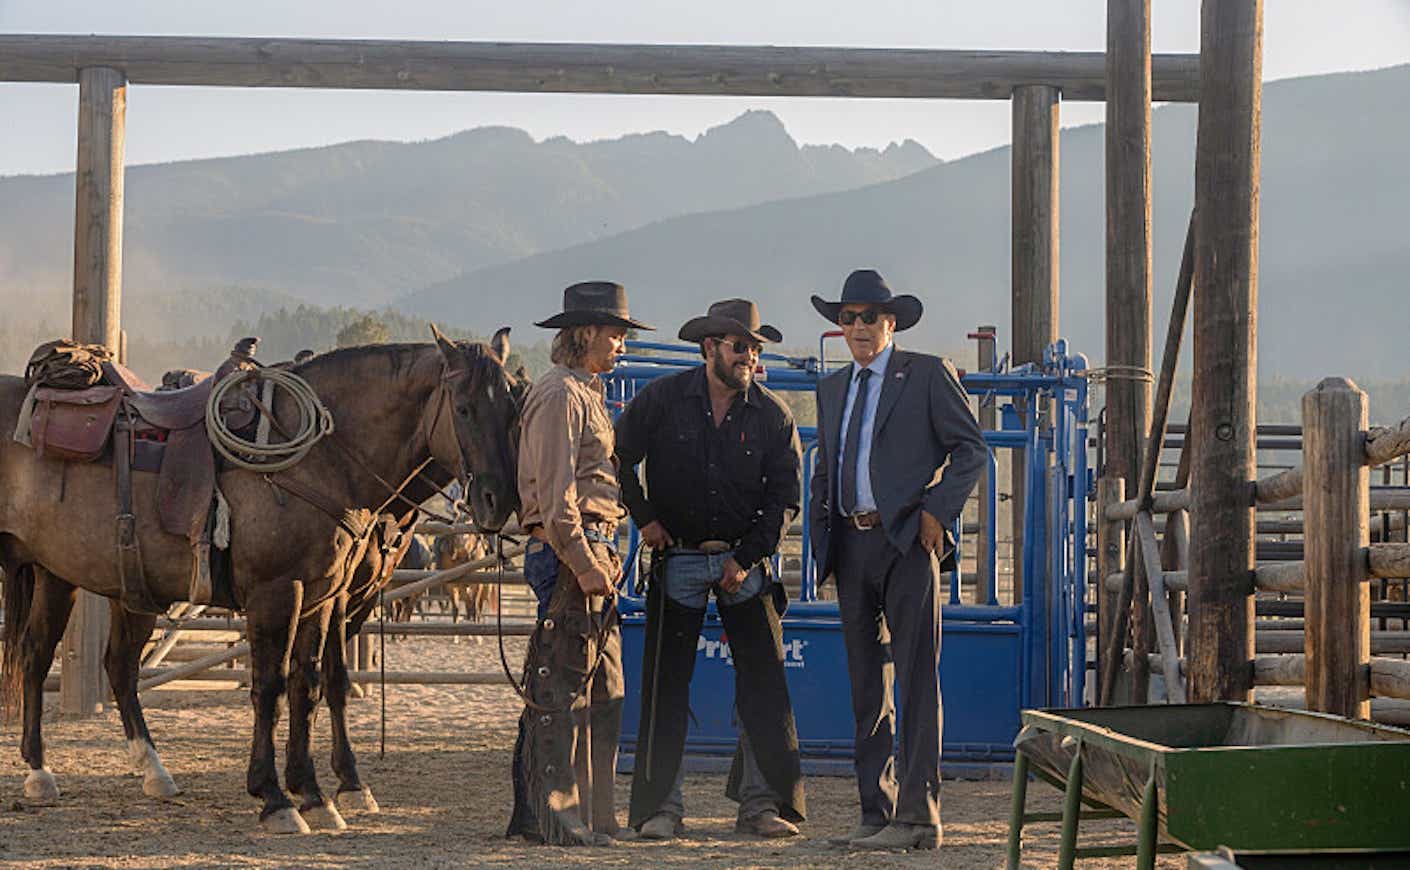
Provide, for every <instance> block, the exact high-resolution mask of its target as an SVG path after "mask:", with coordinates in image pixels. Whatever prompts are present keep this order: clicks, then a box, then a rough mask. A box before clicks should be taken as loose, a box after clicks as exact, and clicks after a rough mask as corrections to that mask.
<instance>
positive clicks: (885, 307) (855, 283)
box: [813, 269, 924, 332]
mask: <svg viewBox="0 0 1410 870" xmlns="http://www.w3.org/2000/svg"><path fill="white" fill-rule="evenodd" d="M844 305H873V306H875V307H877V308H880V309H881V310H882V311H885V312H887V313H889V314H894V315H896V331H897V332H900V331H901V330H903V329H910V328H911V327H912V326H915V325H916V322H917V321H919V320H920V315H921V311H922V310H924V306H922V305H921V304H920V300H919V299H917V298H915V297H914V296H910V295H906V294H903V295H900V296H893V295H892V294H891V288H890V287H888V286H886V279H885V278H883V277H881V274H880V273H879V272H877V271H876V270H875V269H858V270H857V271H855V272H853V273H852V274H850V275H848V276H847V281H846V282H845V283H844V284H843V285H842V299H841V300H839V301H837V302H828V301H827V300H826V299H823V298H822V297H821V296H818V295H817V294H814V295H813V307H814V308H816V309H817V310H818V313H819V314H821V315H822V316H823V317H826V318H827V319H828V320H831V321H832V322H833V323H836V322H837V314H838V312H840V311H841V310H842V306H844Z"/></svg>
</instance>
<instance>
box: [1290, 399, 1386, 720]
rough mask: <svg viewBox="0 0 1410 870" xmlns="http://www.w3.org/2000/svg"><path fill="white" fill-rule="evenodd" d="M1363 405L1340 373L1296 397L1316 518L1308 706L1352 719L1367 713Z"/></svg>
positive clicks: (1311, 529)
mask: <svg viewBox="0 0 1410 870" xmlns="http://www.w3.org/2000/svg"><path fill="white" fill-rule="evenodd" d="M1366 405H1367V402H1366V394H1365V393H1363V392H1362V391H1361V390H1360V389H1358V388H1357V386H1356V385H1355V384H1353V383H1352V382H1351V381H1349V380H1347V379H1346V378H1326V379H1325V380H1323V381H1322V382H1321V383H1319V384H1318V385H1317V386H1316V387H1315V388H1313V389H1312V390H1310V391H1308V393H1307V394H1306V395H1304V396H1303V397H1302V433H1303V434H1302V465H1303V468H1304V469H1305V473H1304V475H1303V489H1304V493H1303V503H1304V505H1305V506H1306V511H1307V515H1308V516H1309V517H1313V518H1315V520H1314V521H1313V522H1309V523H1307V525H1306V530H1305V532H1304V534H1303V553H1304V556H1303V565H1304V568H1305V571H1306V573H1305V579H1304V590H1303V600H1304V601H1305V602H1306V605H1305V607H1304V613H1305V614H1306V615H1305V617H1304V619H1305V620H1306V624H1307V642H1306V654H1307V709H1309V710H1318V711H1320V712H1323V713H1334V714H1336V715H1338V716H1347V717H1349V718H1352V719H1365V718H1367V717H1369V716H1370V715H1371V706H1370V704H1371V702H1370V698H1371V692H1370V686H1369V685H1368V684H1367V683H1366V680H1365V674H1366V665H1367V664H1368V663H1369V662H1370V659H1371V589H1370V584H1368V583H1367V582H1366V548H1367V547H1369V546H1370V543H1371V530H1370V528H1369V524H1368V522H1367V516H1368V515H1369V514H1370V506H1369V501H1370V497H1369V489H1370V470H1369V469H1368V468H1367V467H1366V465H1365V456H1366V447H1365V439H1366V420H1367V410H1366Z"/></svg>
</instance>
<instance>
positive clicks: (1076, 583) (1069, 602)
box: [607, 333, 1092, 773]
mask: <svg viewBox="0 0 1410 870" xmlns="http://www.w3.org/2000/svg"><path fill="white" fill-rule="evenodd" d="M830 335H835V333H832V334H830ZM824 337H825V338H826V337H827V336H824ZM629 351H630V352H629V354H628V355H627V356H626V357H625V358H624V360H623V364H621V365H619V366H618V367H617V368H616V369H615V370H614V371H613V372H612V374H611V375H610V376H608V378H607V386H608V402H609V405H610V406H612V408H613V410H614V413H616V412H620V409H621V408H622V407H624V406H625V404H626V402H628V401H630V400H631V398H632V396H634V395H635V394H636V391H637V390H638V389H639V388H640V387H641V385H642V384H644V383H646V382H647V381H649V380H651V379H653V378H656V377H660V376H661V375H664V374H671V373H673V372H678V371H680V370H681V369H682V368H683V367H689V366H695V365H699V364H700V362H701V359H700V355H699V351H698V349H697V348H696V347H695V346H693V345H690V346H687V345H667V344H651V343H639V342H631V343H629ZM822 359H825V356H824V354H823V347H822V343H821V342H820V347H819V356H818V357H816V358H813V357H808V358H801V359H800V358H793V357H786V356H781V355H778V354H769V353H765V354H763V355H762V356H761V358H760V364H761V367H763V370H762V372H761V376H760V382H761V383H764V384H765V385H767V386H768V387H769V388H770V389H772V390H775V391H778V392H805V393H812V394H815V393H816V389H817V383H818V380H819V378H820V377H821V376H822V375H823V374H825V373H826V372H825V370H824V365H823V364H822V363H821V362H820V360H822ZM1085 368H1086V361H1085V360H1084V359H1083V358H1082V357H1081V356H1080V355H1077V356H1069V355H1068V353H1067V344H1066V342H1065V341H1061V340H1060V341H1058V342H1057V343H1056V344H1054V345H1053V346H1052V347H1050V348H1049V349H1048V352H1047V354H1046V360H1045V364H1044V365H1042V366H1036V365H1031V364H1030V365H1025V366H1021V367H1017V368H1015V369H1013V370H1011V371H996V372H971V373H967V374H964V375H962V381H963V382H964V385H965V387H966V388H967V389H968V390H969V392H970V394H971V395H972V396H978V397H980V400H981V402H985V403H995V404H996V405H997V406H998V408H999V411H1000V419H1001V424H1000V428H998V429H995V430H989V431H986V432H985V433H984V438H985V440H986V442H987V443H988V444H989V447H990V450H991V455H990V462H989V472H988V474H989V486H988V488H987V490H986V491H987V492H988V494H989V497H988V499H987V502H986V503H984V504H981V505H980V506H979V509H980V511H981V512H982V513H983V516H984V517H985V522H987V524H988V527H989V528H990V529H995V530H997V524H996V522H995V517H996V515H997V500H998V490H999V487H998V485H997V484H998V480H997V468H998V462H997V458H996V457H995V455H994V451H998V450H1010V451H1022V457H1023V460H1022V461H1023V466H1022V467H1024V468H1025V469H1026V481H1027V487H1026V491H1027V496H1026V499H1025V501H1024V516H1023V528H1024V538H1023V540H1024V549H1023V566H1022V575H1023V577H1024V578H1025V582H1024V584H1023V592H1022V596H1021V599H1020V600H1017V601H1015V600H1013V598H1012V595H1011V590H1009V589H1001V588H1000V586H999V577H998V570H997V565H998V560H997V558H995V555H996V552H995V551H996V546H995V543H996V538H997V534H990V535H989V537H988V540H989V547H990V553H989V558H988V559H975V560H974V561H975V564H976V566H978V567H979V568H982V567H983V566H986V565H987V566H988V571H987V575H986V576H979V577H977V579H976V580H975V582H973V584H972V586H971V589H972V590H973V591H971V593H970V597H971V598H972V599H976V600H972V601H969V602H964V601H962V595H961V592H962V583H961V577H960V571H961V567H960V566H961V565H963V563H964V561H965V560H964V559H960V560H958V563H959V564H957V566H956V568H955V570H954V571H953V572H952V573H951V575H950V577H949V578H948V579H949V590H948V591H949V594H948V599H947V601H946V602H944V603H943V604H942V607H941V612H942V619H943V628H942V650H941V656H940V684H941V689H942V691H943V697H944V702H945V722H944V735H943V740H944V743H943V752H944V754H943V760H944V763H945V765H946V768H947V770H948V771H954V772H960V773H962V772H963V769H964V768H966V767H974V766H979V767H983V766H986V765H988V764H992V763H995V762H1006V761H1009V760H1011V759H1012V758H1013V738H1014V736H1015V735H1016V734H1017V733H1018V728H1019V716H1018V713H1019V710H1021V709H1024V708H1027V707H1052V706H1078V705H1080V704H1081V699H1082V696H1083V680H1084V677H1085V674H1086V637H1085V631H1084V624H1083V614H1084V599H1083V590H1084V589H1085V586H1086V582H1085V570H1086V546H1085V541H1086V524H1087V502H1088V500H1089V499H1090V498H1091V489H1092V487H1091V481H1090V479H1089V474H1088V469H1087V450H1086V443H1087V380H1086V377H1085ZM1023 409H1036V410H1038V411H1039V413H1023ZM1043 409H1051V411H1050V412H1049V411H1047V410H1043ZM799 434H800V437H801V438H802V440H803V445H804V485H803V497H804V499H806V498H807V496H808V489H809V487H808V485H807V481H808V480H809V479H810V478H811V475H812V468H813V462H814V460H815V456H816V452H817V451H816V439H817V434H816V430H815V429H813V428H811V427H800V428H799ZM807 516H808V511H807V507H806V504H805V505H804V510H803V512H802V522H803V528H802V540H803V545H802V559H801V583H800V595H799V598H798V600H795V601H792V602H790V604H789V608H788V612H787V614H786V615H785V616H784V619H783V630H784V655H785V666H786V669H787V670H786V672H787V674H788V684H789V691H790V693H791V696H792V700H793V708H794V712H795V715H796V717H797V720H798V735H799V740H800V742H801V745H802V749H803V754H804V757H805V759H813V760H817V761H819V762H822V761H823V760H825V759H838V760H839V761H841V760H842V759H850V758H851V754H852V742H853V724H852V710H851V696H850V691H849V688H848V680H847V665H846V662H847V660H846V652H845V649H844V647H843V641H842V631H841V622H840V619H839V617H838V613H837V604H836V602H835V601H819V600H818V599H817V579H818V578H817V577H816V576H814V575H815V564H814V561H813V558H812V553H811V552H810V546H809V542H808V527H807ZM954 531H955V534H956V540H957V541H959V543H960V552H961V553H962V554H963V555H965V556H974V555H976V554H975V543H974V541H973V540H971V539H967V538H966V537H965V536H964V535H963V534H962V531H963V529H962V522H960V521H957V522H956V528H955V529H954ZM630 542H631V548H630V557H629V558H628V560H627V576H626V578H625V581H624V594H623V595H622V598H621V605H620V606H621V612H622V645H623V659H624V668H625V671H626V676H627V700H626V709H625V712H624V715H623V723H622V724H623V729H622V741H623V747H622V749H623V753H624V755H627V756H629V755H630V753H632V752H633V751H634V750H635V745H636V738H637V733H638V729H639V727H640V706H641V696H640V686H641V681H640V679H639V675H640V673H641V661H642V645H643V639H644V635H645V622H646V617H645V613H644V610H643V605H644V600H643V599H642V598H640V597H638V596H635V595H633V594H631V591H632V590H633V589H634V586H635V572H636V567H637V565H636V563H637V560H636V559H635V558H634V557H635V556H636V555H637V553H638V550H639V538H638V536H637V532H636V529H635V528H632V529H631V531H630ZM779 567H780V566H779V565H778V564H777V563H776V564H775V568H776V569H777V568H779ZM776 573H779V572H778V571H776ZM780 576H782V575H781V573H780ZM1006 596H1007V597H1008V599H1009V600H1007V601H1004V600H1002V599H1003V598H1004V597H1006ZM697 656H698V657H697V659H696V664H695V675H694V679H693V680H692V684H691V712H692V714H693V723H692V728H691V731H690V735H689V738H688V742H687V751H688V752H689V753H692V754H715V755H718V754H727V753H732V752H733V750H734V745H735V738H736V733H737V732H736V730H735V722H734V715H733V706H734V703H733V699H734V670H733V661H732V659H731V658H730V652H729V644H728V642H727V639H726V638H724V637H723V634H722V629H721V625H720V621H719V617H718V615H717V614H716V613H715V609H714V603H713V601H712V603H711V605H710V610H709V612H708V613H707V614H706V619H705V627H704V629H703V631H702V633H701V638H700V641H699V643H698V644H697ZM823 763H824V764H825V762H823Z"/></svg>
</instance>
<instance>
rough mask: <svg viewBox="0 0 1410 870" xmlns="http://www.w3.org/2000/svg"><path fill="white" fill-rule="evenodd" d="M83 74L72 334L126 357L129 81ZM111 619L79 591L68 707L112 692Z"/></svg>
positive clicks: (69, 653) (64, 699) (80, 708)
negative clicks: (108, 666) (106, 657)
mask: <svg viewBox="0 0 1410 870" xmlns="http://www.w3.org/2000/svg"><path fill="white" fill-rule="evenodd" d="M3 54H4V52H3V50H0V56H3ZM77 79H78V82H79V86H78V157H77V173H76V176H75V207H74V246H73V322H72V330H73V333H72V334H73V337H74V338H75V339H76V340H78V341H82V342H87V343H90V344H102V345H105V346H107V347H108V349H110V350H111V351H112V352H113V353H114V354H119V353H121V350H122V325H121V314H122V201H123V145H124V141H125V139H124V120H125V116H126V112H127V86H126V82H125V81H124V80H123V77H122V74H121V73H119V72H117V71H116V70H112V69H102V68H90V69H84V70H83V71H82V72H81V74H77ZM71 80H72V79H71ZM109 620H110V617H109V606H108V602H107V600H106V599H104V598H101V597H99V596H97V595H94V594H93V593H91V592H87V591H84V590H79V592H78V596H77V598H76V599H75V602H74V608H73V614H72V615H71V616H70V618H69V625H68V628H67V629H66V630H65V632H64V640H63V646H62V649H61V652H60V655H61V657H62V661H63V663H64V668H63V676H62V678H61V680H60V689H59V710H60V712H62V713H64V714H67V715H71V716H90V715H93V714H94V713H97V712H100V711H101V710H102V708H103V704H104V703H105V702H106V701H107V700H108V698H109V696H110V695H111V694H112V692H111V690H110V689H109V687H108V678H107V674H106V672H105V671H104V668H103V653H104V650H105V649H106V648H107V645H108V626H109Z"/></svg>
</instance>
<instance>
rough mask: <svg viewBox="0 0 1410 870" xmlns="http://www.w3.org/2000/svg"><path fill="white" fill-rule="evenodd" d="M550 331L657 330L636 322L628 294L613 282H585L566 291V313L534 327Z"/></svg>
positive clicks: (564, 309)
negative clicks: (594, 328) (584, 328)
mask: <svg viewBox="0 0 1410 870" xmlns="http://www.w3.org/2000/svg"><path fill="white" fill-rule="evenodd" d="M534 325H535V326H542V327H544V328H546V329H562V328H563V327H565V326H625V327H627V328H629V329H655V328H656V327H654V326H647V325H646V324H645V323H641V322H639V321H636V320H632V318H631V314H630V313H629V312H628V311H627V291H626V288H624V287H623V286H622V285H621V284H617V283H614V282H612V281H583V282H580V283H578V284H574V285H573V286H571V287H568V288H567V289H565V290H564V291H563V310H562V311H561V312H559V313H558V314H555V315H553V316H552V317H550V318H548V319H547V320H541V321H539V322H538V323H535V324H534Z"/></svg>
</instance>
